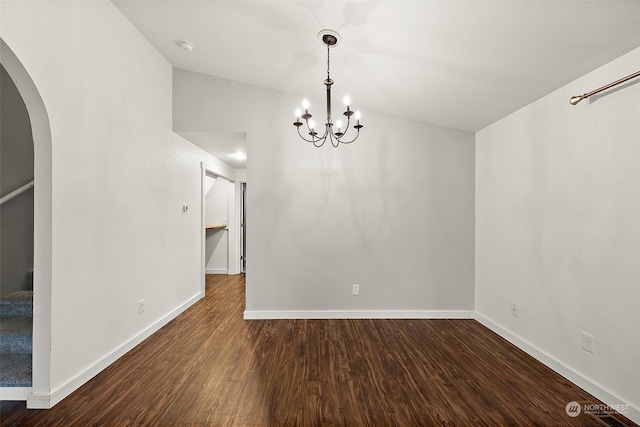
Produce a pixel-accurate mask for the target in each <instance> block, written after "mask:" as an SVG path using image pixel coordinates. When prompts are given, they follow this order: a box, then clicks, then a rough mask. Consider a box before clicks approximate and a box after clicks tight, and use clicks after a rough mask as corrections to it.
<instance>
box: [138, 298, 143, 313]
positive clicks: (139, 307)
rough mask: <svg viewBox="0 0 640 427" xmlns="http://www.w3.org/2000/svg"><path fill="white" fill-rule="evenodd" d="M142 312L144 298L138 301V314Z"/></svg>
mask: <svg viewBox="0 0 640 427" xmlns="http://www.w3.org/2000/svg"><path fill="white" fill-rule="evenodd" d="M142 313H144V300H143V299H141V300H140V301H138V314H142Z"/></svg>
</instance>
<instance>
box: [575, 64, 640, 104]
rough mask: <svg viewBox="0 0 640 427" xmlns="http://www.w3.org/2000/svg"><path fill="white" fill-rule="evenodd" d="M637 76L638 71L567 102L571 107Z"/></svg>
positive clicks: (638, 74) (639, 72) (639, 73)
mask: <svg viewBox="0 0 640 427" xmlns="http://www.w3.org/2000/svg"><path fill="white" fill-rule="evenodd" d="M638 76H640V71H638V72H637V73H633V74H630V75H628V76H627V77H623V78H621V79H620V80H616V81H615V82H613V83H609V84H608V85H606V86H602V87H601V88H598V89H596V90H593V91H591V92H589V93H585V94H584V95H578V96H574V97H572V98H571V99H570V100H569V104H571V105H576V104H577V103H578V102H580V101H582V100H583V99H585V98H588V97H590V96H591V95H595V94H596V93H599V92H602V91H603V90H607V89H609V88H612V87H614V86H617V85H619V84H620V83H624V82H626V81H627V80H631V79H633V78H635V77H638Z"/></svg>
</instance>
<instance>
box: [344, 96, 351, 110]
mask: <svg viewBox="0 0 640 427" xmlns="http://www.w3.org/2000/svg"><path fill="white" fill-rule="evenodd" d="M342 102H344V105H346V106H347V109H348V108H349V105H351V98H349V96H345V97H344V99H343V100H342Z"/></svg>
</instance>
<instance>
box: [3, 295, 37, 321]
mask: <svg viewBox="0 0 640 427" xmlns="http://www.w3.org/2000/svg"><path fill="white" fill-rule="evenodd" d="M0 317H33V291H17V292H12V293H10V294H7V295H5V296H3V297H2V298H0Z"/></svg>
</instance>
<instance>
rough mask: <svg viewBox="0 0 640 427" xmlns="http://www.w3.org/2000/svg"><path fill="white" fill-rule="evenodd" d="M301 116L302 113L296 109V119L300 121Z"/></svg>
mask: <svg viewBox="0 0 640 427" xmlns="http://www.w3.org/2000/svg"><path fill="white" fill-rule="evenodd" d="M301 115H302V112H301V111H300V109H299V108H296V119H298V120H300V116H301Z"/></svg>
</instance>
